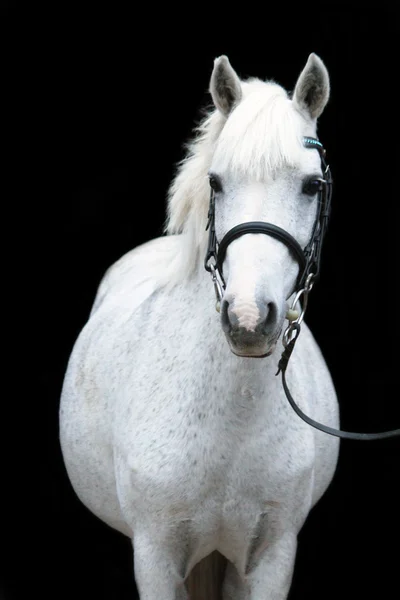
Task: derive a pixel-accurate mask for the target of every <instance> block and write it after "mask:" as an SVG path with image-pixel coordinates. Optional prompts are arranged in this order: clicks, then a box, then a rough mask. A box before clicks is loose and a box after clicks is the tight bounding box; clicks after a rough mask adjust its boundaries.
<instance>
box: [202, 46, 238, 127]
mask: <svg viewBox="0 0 400 600" xmlns="http://www.w3.org/2000/svg"><path fill="white" fill-rule="evenodd" d="M210 94H211V97H212V99H213V102H214V104H215V107H216V108H218V110H220V111H221V112H222V114H224V115H225V116H226V117H227V116H228V115H229V113H230V112H231V110H232V109H233V108H234V106H236V105H237V104H238V103H239V102H240V100H241V98H242V86H241V85H240V79H239V77H238V76H237V74H236V72H235V71H234V70H233V69H232V67H231V64H230V62H229V60H228V57H227V56H219V57H218V58H216V59H215V61H214V69H213V72H212V75H211V80H210Z"/></svg>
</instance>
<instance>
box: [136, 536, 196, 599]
mask: <svg viewBox="0 0 400 600" xmlns="http://www.w3.org/2000/svg"><path fill="white" fill-rule="evenodd" d="M133 552H134V568H135V580H136V585H137V588H138V590H139V594H140V600H161V599H162V600H187V592H186V589H185V584H184V579H183V573H182V572H181V569H182V567H183V565H182V556H181V553H180V552H179V551H175V548H174V545H173V544H171V540H169V541H168V540H165V539H163V538H162V536H160V532H159V531H158V532H157V531H152V532H151V533H150V532H149V533H146V534H145V535H143V534H141V535H135V536H134V543H133Z"/></svg>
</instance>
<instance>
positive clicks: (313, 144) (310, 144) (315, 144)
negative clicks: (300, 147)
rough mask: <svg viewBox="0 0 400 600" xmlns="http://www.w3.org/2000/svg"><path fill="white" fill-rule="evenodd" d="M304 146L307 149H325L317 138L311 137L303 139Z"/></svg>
mask: <svg viewBox="0 0 400 600" xmlns="http://www.w3.org/2000/svg"><path fill="white" fill-rule="evenodd" d="M303 144H304V145H305V147H306V148H321V149H323V145H322V144H321V142H320V141H319V140H317V139H316V138H311V137H303Z"/></svg>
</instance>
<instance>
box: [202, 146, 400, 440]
mask: <svg viewBox="0 0 400 600" xmlns="http://www.w3.org/2000/svg"><path fill="white" fill-rule="evenodd" d="M303 144H304V146H305V147H306V148H312V149H316V150H318V152H319V155H320V158H321V165H322V172H323V178H322V179H321V180H320V181H321V188H320V190H319V197H318V212H317V216H316V219H315V222H314V226H313V229H312V232H311V237H310V240H309V242H308V244H307V245H306V247H305V248H304V249H303V248H302V247H301V246H300V244H299V243H298V242H297V241H296V240H295V239H294V237H293V236H292V235H290V233H288V232H287V231H285V230H284V229H282V228H281V227H278V226H277V225H273V224H272V223H264V222H263V221H249V222H247V223H241V224H240V225H236V227H233V228H232V229H230V230H229V231H228V232H227V233H226V234H225V235H224V237H223V238H222V240H221V242H220V243H218V241H217V238H216V234H215V198H214V191H213V190H211V195H210V206H209V210H208V222H207V227H206V230H208V231H209V237H208V247H207V253H206V257H205V261H204V266H205V268H206V270H207V271H209V272H211V274H212V278H213V282H214V287H215V289H216V293H217V297H218V296H219V297H220V296H221V295H222V293H221V292H222V291H221V290H220V285H219V284H218V281H217V273H218V275H219V277H220V279H221V282H222V286H223V288H225V281H224V276H223V263H224V259H225V256H226V251H227V248H228V246H229V244H230V243H231V242H233V240H236V239H237V238H238V237H240V236H242V235H245V234H247V233H263V234H265V235H269V236H271V237H273V238H275V239H277V240H279V241H280V242H282V243H283V244H285V245H286V246H287V247H288V248H289V250H290V251H291V253H292V255H293V257H294V258H295V259H296V260H297V262H298V264H299V267H300V268H299V274H298V277H297V281H296V285H295V288H294V292H295V293H296V299H299V298H300V297H301V295H303V294H304V300H305V303H306V301H307V298H308V293H309V292H310V291H311V288H312V286H313V284H314V281H315V280H316V279H317V278H318V276H319V274H320V267H321V250H322V244H323V241H324V237H325V233H326V229H327V226H328V221H329V216H330V212H331V197H332V176H331V171H330V169H329V166H328V165H327V163H326V159H325V155H326V152H325V149H324V147H323V145H322V144H321V142H320V141H319V140H317V139H315V138H311V137H305V138H303ZM304 311H305V308H303V310H302V313H301V315H300V316H299V317H298V318H297V319H294V320H293V321H291V322H290V324H289V326H288V328H287V330H286V331H285V334H284V340H283V343H284V351H283V353H282V356H281V359H280V361H279V368H278V372H277V375H278V374H279V373H281V374H282V385H283V389H284V391H285V394H286V397H287V399H288V401H289V403H290V405H291V407H292V408H293V410H294V411H295V412H296V414H297V415H298V416H299V417H300V418H301V419H303V421H305V422H306V423H308V425H311V426H312V427H314V428H315V429H319V430H320V431H323V432H324V433H328V434H329V435H334V436H336V437H340V438H345V439H352V440H380V439H385V438H391V437H395V436H400V429H394V430H392V431H383V432H381V433H355V432H351V431H342V430H341V429H335V428H333V427H328V426H327V425H323V424H322V423H318V422H317V421H314V419H311V417H308V416H307V415H306V414H305V413H304V412H303V411H302V410H301V409H300V408H299V406H298V405H297V404H296V402H295V401H294V399H293V397H292V395H291V393H290V391H289V388H288V385H287V382H286V369H287V366H288V363H289V359H290V357H291V354H292V352H293V349H294V346H295V343H296V340H297V338H298V336H299V333H300V324H301V321H302V319H303V316H304Z"/></svg>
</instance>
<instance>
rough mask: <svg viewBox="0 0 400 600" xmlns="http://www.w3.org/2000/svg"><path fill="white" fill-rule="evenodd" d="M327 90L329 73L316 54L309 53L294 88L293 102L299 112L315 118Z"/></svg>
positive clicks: (323, 106)
mask: <svg viewBox="0 0 400 600" xmlns="http://www.w3.org/2000/svg"><path fill="white" fill-rule="evenodd" d="M329 91H330V85H329V75H328V71H327V69H326V67H325V65H324V63H323V62H322V60H321V59H320V58H319V56H317V55H316V54H314V53H313V54H310V56H309V57H308V60H307V64H306V66H305V67H304V69H303V70H302V72H301V73H300V75H299V78H298V80H297V83H296V86H295V88H294V92H293V102H294V104H296V105H297V107H298V108H299V109H300V110H301V112H306V113H307V114H308V115H309V116H310V117H311V118H312V119H317V118H318V117H319V116H320V114H321V113H322V111H323V110H324V108H325V105H326V103H327V102H328V99H329Z"/></svg>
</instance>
